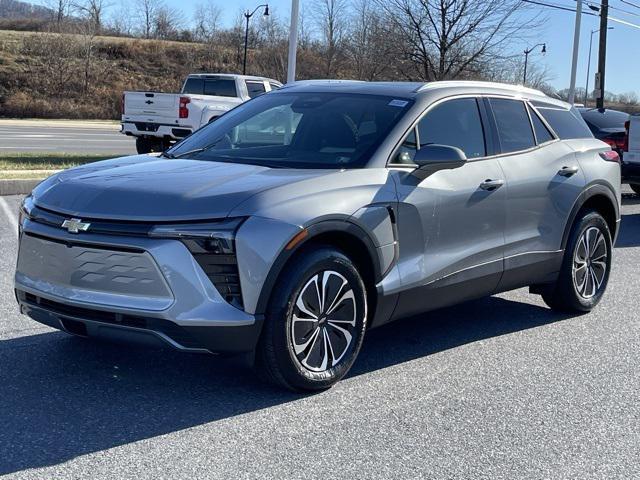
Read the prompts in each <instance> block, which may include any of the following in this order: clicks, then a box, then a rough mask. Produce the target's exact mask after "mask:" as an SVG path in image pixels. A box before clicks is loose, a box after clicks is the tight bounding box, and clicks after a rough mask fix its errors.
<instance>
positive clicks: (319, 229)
mask: <svg viewBox="0 0 640 480" xmlns="http://www.w3.org/2000/svg"><path fill="white" fill-rule="evenodd" d="M305 230H306V231H307V232H308V235H307V236H306V237H305V238H304V239H302V240H301V241H300V242H298V243H296V244H295V246H294V247H293V248H291V249H290V250H287V249H283V250H282V251H281V252H280V254H279V255H278V257H277V258H276V260H275V261H274V262H273V264H272V266H271V269H270V270H269V273H268V275H267V278H266V279H265V281H264V284H263V287H262V291H261V292H260V296H259V298H258V302H257V305H256V314H264V313H265V312H266V310H267V307H268V304H269V300H270V298H271V294H272V292H273V289H274V287H275V285H276V283H277V280H278V277H279V276H280V274H281V273H282V272H283V271H284V268H285V266H286V265H287V264H288V262H289V260H290V259H291V258H292V257H294V256H295V255H296V254H297V253H298V252H300V251H301V250H302V249H304V248H305V247H306V246H308V245H309V244H311V243H314V242H315V241H318V239H320V238H322V237H323V236H324V235H327V234H332V233H334V234H338V235H348V236H350V237H352V238H353V239H354V240H355V241H358V242H360V243H361V244H363V245H364V247H365V250H366V254H367V256H368V257H369V258H370V260H371V266H372V269H373V277H374V283H377V282H379V281H380V279H381V277H382V272H381V269H380V256H379V253H378V252H377V248H376V244H375V242H374V241H373V239H372V238H371V236H370V234H369V233H368V232H366V231H365V230H364V229H363V228H362V227H361V226H359V225H357V224H356V223H354V222H352V221H350V220H348V219H343V220H321V221H319V222H317V223H314V224H312V225H309V226H307V227H306V228H305ZM338 248H339V245H338ZM374 289H375V285H374Z"/></svg>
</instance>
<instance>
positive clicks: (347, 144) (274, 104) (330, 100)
mask: <svg viewBox="0 0 640 480" xmlns="http://www.w3.org/2000/svg"><path fill="white" fill-rule="evenodd" d="M411 103H412V102H411V101H410V100H407V99H398V98H393V97H385V96H378V95H364V94H336V93H310V92H306V93H300V92H297V93H296V92H282V91H281V92H278V93H273V94H267V95H262V96H260V97H257V98H255V99H254V100H251V101H249V102H247V103H245V104H243V105H241V106H239V107H236V108H235V109H233V110H232V111H230V112H228V113H226V114H225V115H223V116H222V117H220V118H219V119H218V120H216V121H215V122H214V123H212V124H210V125H207V126H206V127H204V128H202V129H200V130H198V131H197V132H195V133H194V134H193V135H191V136H190V137H188V138H186V139H185V140H183V141H182V142H180V143H179V144H177V145H176V146H175V147H173V148H171V149H170V150H168V151H167V152H166V153H167V154H168V156H174V157H176V156H181V155H183V156H184V157H188V158H195V159H199V160H213V161H222V162H225V161H226V162H233V163H250V164H257V165H264V166H269V167H281V168H354V167H362V166H364V165H365V164H366V163H367V161H368V160H369V157H370V156H371V154H372V153H373V152H374V151H375V149H376V148H377V147H378V146H379V145H380V143H381V142H382V141H383V140H384V138H385V137H386V136H387V135H388V133H389V132H390V131H391V129H392V128H393V126H394V125H395V124H396V123H397V122H398V120H399V119H400V118H401V117H402V115H404V113H405V112H406V111H407V109H408V108H409V107H410V105H411Z"/></svg>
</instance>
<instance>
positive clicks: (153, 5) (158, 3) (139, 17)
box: [134, 0, 164, 38]
mask: <svg viewBox="0 0 640 480" xmlns="http://www.w3.org/2000/svg"><path fill="white" fill-rule="evenodd" d="M163 5H164V4H163V3H162V0H135V3H134V8H135V14H134V16H135V18H136V21H137V23H138V25H139V30H140V33H141V35H142V37H144V38H151V36H152V35H153V28H154V19H155V17H156V15H157V14H158V10H159V9H160V8H161V7H162V6H163Z"/></svg>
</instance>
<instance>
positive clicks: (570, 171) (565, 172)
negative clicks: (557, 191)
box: [558, 165, 579, 177]
mask: <svg viewBox="0 0 640 480" xmlns="http://www.w3.org/2000/svg"><path fill="white" fill-rule="evenodd" d="M578 170H579V169H578V167H577V166H575V165H572V166H571V167H562V168H561V169H560V170H558V175H560V176H562V177H570V176H571V175H575V174H576V173H578Z"/></svg>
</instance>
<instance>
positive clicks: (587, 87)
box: [584, 27, 614, 107]
mask: <svg viewBox="0 0 640 480" xmlns="http://www.w3.org/2000/svg"><path fill="white" fill-rule="evenodd" d="M613 28H614V27H607V30H613ZM599 31H600V29H597V30H591V38H589V55H588V56H587V82H586V83H585V86H584V106H585V107H586V106H587V99H588V98H589V75H590V72H591V47H592V45H593V35H594V34H595V33H598V32H599Z"/></svg>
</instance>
